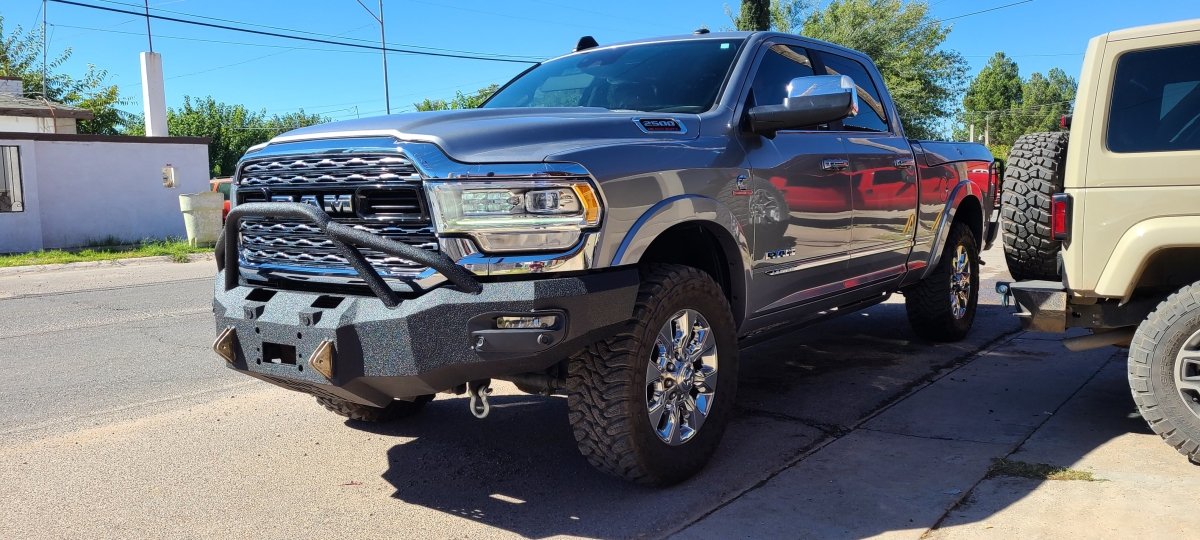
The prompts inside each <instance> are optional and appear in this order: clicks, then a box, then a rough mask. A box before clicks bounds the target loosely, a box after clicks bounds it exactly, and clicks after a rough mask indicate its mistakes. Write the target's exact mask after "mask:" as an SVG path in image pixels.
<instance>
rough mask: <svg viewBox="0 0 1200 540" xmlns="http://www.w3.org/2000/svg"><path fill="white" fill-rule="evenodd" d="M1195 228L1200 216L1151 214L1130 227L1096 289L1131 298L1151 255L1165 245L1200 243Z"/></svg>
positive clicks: (1123, 299) (1181, 245)
mask: <svg viewBox="0 0 1200 540" xmlns="http://www.w3.org/2000/svg"><path fill="white" fill-rule="evenodd" d="M1196 231H1200V216H1172V217H1161V218H1152V219H1147V220H1145V221H1141V222H1139V223H1138V224H1136V225H1134V226H1133V227H1130V228H1129V230H1127V231H1125V234H1123V235H1121V239H1120V240H1119V241H1118V242H1117V246H1116V247H1115V248H1114V249H1113V252H1112V255H1110V256H1109V257H1108V262H1107V263H1106V264H1105V265H1104V270H1102V271H1101V273H1100V279H1099V280H1098V281H1097V282H1096V290H1095V291H1094V292H1095V293H1096V295H1098V296H1106V297H1112V298H1120V299H1121V301H1122V302H1127V301H1129V298H1130V297H1131V296H1132V295H1133V291H1134V289H1135V288H1136V287H1137V282H1138V278H1140V277H1141V275H1142V271H1144V270H1145V269H1146V264H1147V263H1148V262H1149V261H1150V257H1152V256H1153V255H1154V254H1155V253H1157V252H1158V251H1160V250H1163V249H1171V248H1180V247H1200V237H1198V236H1197V235H1196Z"/></svg>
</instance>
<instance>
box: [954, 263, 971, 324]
mask: <svg viewBox="0 0 1200 540" xmlns="http://www.w3.org/2000/svg"><path fill="white" fill-rule="evenodd" d="M970 305H971V256H970V255H969V254H967V248H966V246H958V249H956V250H955V252H954V259H953V260H951V261H950V313H951V314H952V315H954V318H955V319H956V320H957V319H962V318H963V317H966V316H967V307H968V306H970Z"/></svg>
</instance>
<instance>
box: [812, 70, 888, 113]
mask: <svg viewBox="0 0 1200 540" xmlns="http://www.w3.org/2000/svg"><path fill="white" fill-rule="evenodd" d="M821 63H822V64H824V65H825V74H826V75H849V76H850V78H851V79H854V84H855V86H857V87H858V115H856V116H852V117H850V118H847V119H845V120H842V125H843V126H844V128H845V129H846V130H849V131H887V130H888V122H887V113H886V112H885V111H884V108H883V100H882V99H880V97H879V90H878V89H876V88H875V83H874V82H872V81H871V76H870V75H869V74H868V73H867V68H865V67H863V65H862V64H860V63H859V62H858V61H857V60H851V59H849V58H846V57H844V56H838V55H836V54H829V53H821Z"/></svg>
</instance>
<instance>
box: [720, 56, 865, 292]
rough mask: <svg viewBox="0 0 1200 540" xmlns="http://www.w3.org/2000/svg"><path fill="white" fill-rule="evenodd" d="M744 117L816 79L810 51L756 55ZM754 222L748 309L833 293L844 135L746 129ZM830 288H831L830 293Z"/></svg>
mask: <svg viewBox="0 0 1200 540" xmlns="http://www.w3.org/2000/svg"><path fill="white" fill-rule="evenodd" d="M757 56H758V58H757V62H756V66H755V71H754V76H753V78H752V79H751V80H752V82H751V84H750V88H748V89H746V90H745V91H744V95H743V111H742V112H743V117H744V113H745V111H746V110H749V108H751V107H754V106H756V105H778V104H782V103H783V102H784V98H785V97H787V92H788V83H790V82H791V80H792V79H794V78H797V77H807V76H812V75H814V74H815V69H814V64H813V62H812V61H811V60H810V57H809V52H808V51H807V50H806V49H805V48H804V47H802V46H800V45H799V44H796V43H791V42H786V41H783V40H772V41H768V42H766V43H764V44H763V46H762V48H761V50H760V51H759V52H758V55H757ZM744 136H745V137H746V141H745V145H744V146H745V147H746V148H747V152H748V158H749V162H750V173H751V177H750V178H749V179H747V184H746V186H745V187H746V189H745V190H744V191H743V193H745V194H746V196H749V197H750V201H749V202H750V214H751V218H752V221H753V228H754V241H753V247H754V249H753V258H754V261H753V269H754V281H755V283H754V287H753V288H752V297H751V308H752V310H753V312H757V313H760V314H761V313H765V312H770V311H775V310H777V309H780V308H784V307H787V306H789V305H793V304H796V303H799V302H804V301H806V300H810V299H813V298H816V297H819V296H823V295H825V294H831V293H835V292H838V290H840V284H841V283H842V280H843V279H844V278H845V273H846V268H847V265H846V253H847V250H848V249H849V244H850V224H851V221H850V217H851V193H850V175H849V170H848V169H849V166H850V162H849V158H848V157H847V155H846V150H845V141H844V140H843V134H841V133H837V132H835V131H833V130H831V129H830V127H829V126H827V125H826V126H811V127H809V128H806V129H797V130H785V131H779V132H778V133H776V134H775V136H774V137H765V136H762V135H758V134H755V133H750V132H748V131H746V132H745V135H744ZM835 289H837V290H835Z"/></svg>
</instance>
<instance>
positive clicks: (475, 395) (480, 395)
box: [467, 379, 492, 420]
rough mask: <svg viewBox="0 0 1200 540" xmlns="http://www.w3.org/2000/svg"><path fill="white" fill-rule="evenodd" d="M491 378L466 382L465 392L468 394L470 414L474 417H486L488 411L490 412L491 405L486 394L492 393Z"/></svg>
mask: <svg viewBox="0 0 1200 540" xmlns="http://www.w3.org/2000/svg"><path fill="white" fill-rule="evenodd" d="M491 384H492V380H491V379H481V380H478V381H471V382H469V383H467V393H468V394H470V396H471V400H470V403H469V406H470V408H471V414H472V415H474V416H475V418H479V419H481V420H482V419H484V418H487V415H488V413H490V412H492V406H491V405H489V404H488V396H489V395H491V393H492V387H491Z"/></svg>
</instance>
